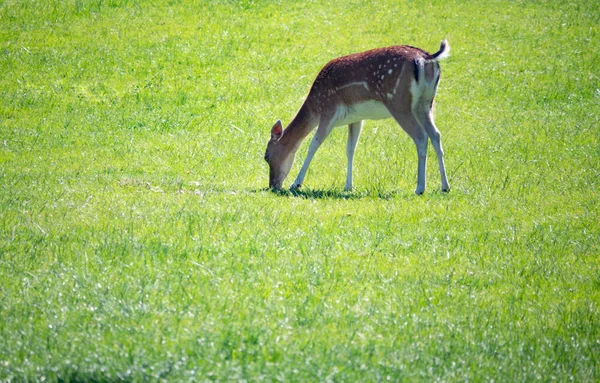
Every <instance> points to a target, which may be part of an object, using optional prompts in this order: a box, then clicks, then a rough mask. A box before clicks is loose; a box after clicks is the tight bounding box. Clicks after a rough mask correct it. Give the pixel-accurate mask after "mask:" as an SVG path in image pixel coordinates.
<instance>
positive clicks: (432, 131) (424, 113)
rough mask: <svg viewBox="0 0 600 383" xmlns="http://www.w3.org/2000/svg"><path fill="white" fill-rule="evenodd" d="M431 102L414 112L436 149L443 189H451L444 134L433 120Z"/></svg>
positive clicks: (446, 190)
mask: <svg viewBox="0 0 600 383" xmlns="http://www.w3.org/2000/svg"><path fill="white" fill-rule="evenodd" d="M430 105H431V104H430V103H428V104H427V105H426V107H425V108H422V109H420V110H419V109H417V110H416V111H415V112H414V114H415V118H416V120H417V121H418V122H419V124H420V125H421V126H422V127H423V128H424V129H425V131H426V132H427V135H428V136H429V138H430V139H431V144H432V145H433V148H434V150H435V154H436V156H437V160H438V167H439V169H440V176H441V179H442V191H443V192H448V191H450V185H449V184H448V178H447V177H446V166H445V164H444V150H443V149H442V136H441V134H440V131H439V130H437V128H436V126H435V123H434V121H433V113H432V110H431V106H430Z"/></svg>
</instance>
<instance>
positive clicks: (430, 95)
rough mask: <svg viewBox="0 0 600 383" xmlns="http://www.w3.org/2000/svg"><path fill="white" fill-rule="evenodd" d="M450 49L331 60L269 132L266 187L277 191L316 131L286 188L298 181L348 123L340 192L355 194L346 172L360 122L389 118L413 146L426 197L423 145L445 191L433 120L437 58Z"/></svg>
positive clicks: (397, 50)
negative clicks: (285, 120)
mask: <svg viewBox="0 0 600 383" xmlns="http://www.w3.org/2000/svg"><path fill="white" fill-rule="evenodd" d="M449 52H450V45H449V44H448V41H447V40H443V41H442V43H441V45H440V49H439V50H438V51H437V52H436V53H434V54H429V53H427V52H426V51H424V50H422V49H420V48H416V47H413V46H410V45H395V46H390V47H387V48H377V49H372V50H368V51H365V52H362V53H355V54H351V55H348V56H343V57H339V58H336V59H333V60H331V61H329V62H328V63H327V64H326V65H325V66H324V67H323V69H321V71H320V72H319V74H318V75H317V77H316V78H315V80H314V82H313V84H312V87H311V88H310V91H309V93H308V96H307V97H306V99H305V100H304V103H303V104H302V106H301V107H300V109H299V110H298V112H297V114H296V116H295V117H294V118H293V120H292V121H291V122H290V124H289V125H288V126H287V127H286V128H285V129H283V125H282V123H281V120H277V122H276V123H275V124H274V125H273V127H272V128H271V138H270V140H269V142H268V144H267V150H266V152H265V156H264V159H265V161H266V162H267V163H268V165H269V188H271V189H272V190H281V186H282V184H283V182H284V181H285V179H286V177H287V175H288V173H289V172H290V170H291V168H292V165H293V163H294V159H295V156H296V152H297V151H298V149H299V148H300V145H301V143H302V141H303V140H304V139H305V138H306V137H307V136H308V135H309V133H310V132H312V131H313V130H314V129H315V127H316V128H317V131H316V133H315V134H314V136H313V139H312V141H311V142H310V145H309V147H308V152H307V154H306V158H305V159H304V163H303V165H302V168H301V169H300V172H299V173H298V176H297V177H296V179H295V181H294V182H293V183H292V185H291V187H290V189H292V190H294V189H297V188H299V187H300V186H301V185H302V183H303V182H304V178H305V176H306V172H307V171H308V167H309V165H310V163H311V161H312V160H313V157H314V155H315V153H316V152H317V150H318V149H319V147H320V146H321V144H322V143H323V142H324V141H325V139H326V138H327V137H328V136H329V134H330V133H331V131H332V130H333V128H334V127H339V126H345V125H347V126H348V141H347V144H346V156H347V160H348V168H347V175H346V184H345V186H344V190H345V191H351V190H353V181H352V167H353V161H354V153H355V151H356V146H357V144H358V139H359V137H360V134H361V130H362V127H363V122H364V120H381V119H386V118H390V117H392V118H393V119H394V120H395V121H396V122H397V123H398V124H399V125H400V127H401V128H402V129H403V130H404V131H405V132H406V133H407V134H408V135H409V136H410V137H411V138H412V140H413V141H414V143H415V146H416V148H417V155H418V167H417V187H416V189H415V194H417V195H421V194H423V193H424V192H425V172H426V166H427V146H428V142H429V140H431V143H432V145H433V148H434V150H435V154H436V156H437V160H438V166H439V171H440V176H441V184H442V185H441V186H442V191H443V192H448V191H450V185H449V184H448V179H447V177H446V168H445V165H444V151H443V149H442V141H441V134H440V132H439V131H438V129H437V128H436V126H435V123H434V119H433V100H434V98H435V95H436V91H437V88H438V84H439V81H440V75H441V71H440V65H439V63H438V61H439V60H442V59H444V58H446V57H448V56H449Z"/></svg>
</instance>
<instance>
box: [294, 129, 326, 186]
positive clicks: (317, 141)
mask: <svg viewBox="0 0 600 383" xmlns="http://www.w3.org/2000/svg"><path fill="white" fill-rule="evenodd" d="M333 123H334V121H333V119H330V118H328V119H321V121H320V122H319V127H318V128H317V132H316V133H315V135H314V136H313V139H312V141H311V142H310V145H309V146H308V153H307V154H306V158H305V159H304V163H303V164H302V168H301V169H300V173H298V177H296V180H295V181H294V183H293V184H292V186H291V188H292V189H297V188H299V187H300V186H302V183H303V182H304V177H306V172H307V171H308V166H309V165H310V162H311V161H312V159H313V157H314V156H315V153H316V152H317V150H318V149H319V147H320V146H321V144H322V143H323V141H325V139H327V136H329V133H331V130H332V129H333Z"/></svg>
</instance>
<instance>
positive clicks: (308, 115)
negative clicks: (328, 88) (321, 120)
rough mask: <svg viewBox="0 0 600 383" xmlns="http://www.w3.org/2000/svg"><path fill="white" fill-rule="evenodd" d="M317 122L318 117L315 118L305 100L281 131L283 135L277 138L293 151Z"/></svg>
mask: <svg viewBox="0 0 600 383" xmlns="http://www.w3.org/2000/svg"><path fill="white" fill-rule="evenodd" d="M317 123H318V119H317V118H315V116H314V115H313V113H312V112H311V111H310V108H309V107H308V105H307V103H306V102H305V103H304V104H303V105H302V107H301V108H300V110H299V111H298V113H297V114H296V117H294V119H293V120H292V122H290V124H289V125H288V126H287V128H285V130H284V131H283V136H282V137H281V139H280V140H279V141H280V143H281V144H282V145H284V146H286V147H287V148H288V149H289V150H290V152H293V153H295V152H296V151H297V150H298V148H299V147H300V144H301V143H302V141H303V140H304V138H306V136H308V134H309V133H310V132H311V131H312V130H313V129H314V128H315V126H316V125H317Z"/></svg>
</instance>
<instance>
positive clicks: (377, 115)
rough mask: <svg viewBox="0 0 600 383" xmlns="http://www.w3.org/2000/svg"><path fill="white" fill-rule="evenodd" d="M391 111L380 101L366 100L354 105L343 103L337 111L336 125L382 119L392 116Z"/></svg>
mask: <svg viewBox="0 0 600 383" xmlns="http://www.w3.org/2000/svg"><path fill="white" fill-rule="evenodd" d="M390 117H391V115H390V112H389V111H388V109H387V108H386V107H385V105H383V104H382V103H381V102H379V101H373V100H371V101H365V102H361V103H359V104H354V105H351V106H349V105H342V106H340V107H339V108H338V111H337V113H336V118H335V119H336V121H335V123H334V126H343V125H348V124H352V123H353V122H357V121H361V120H382V119H384V118H390Z"/></svg>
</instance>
